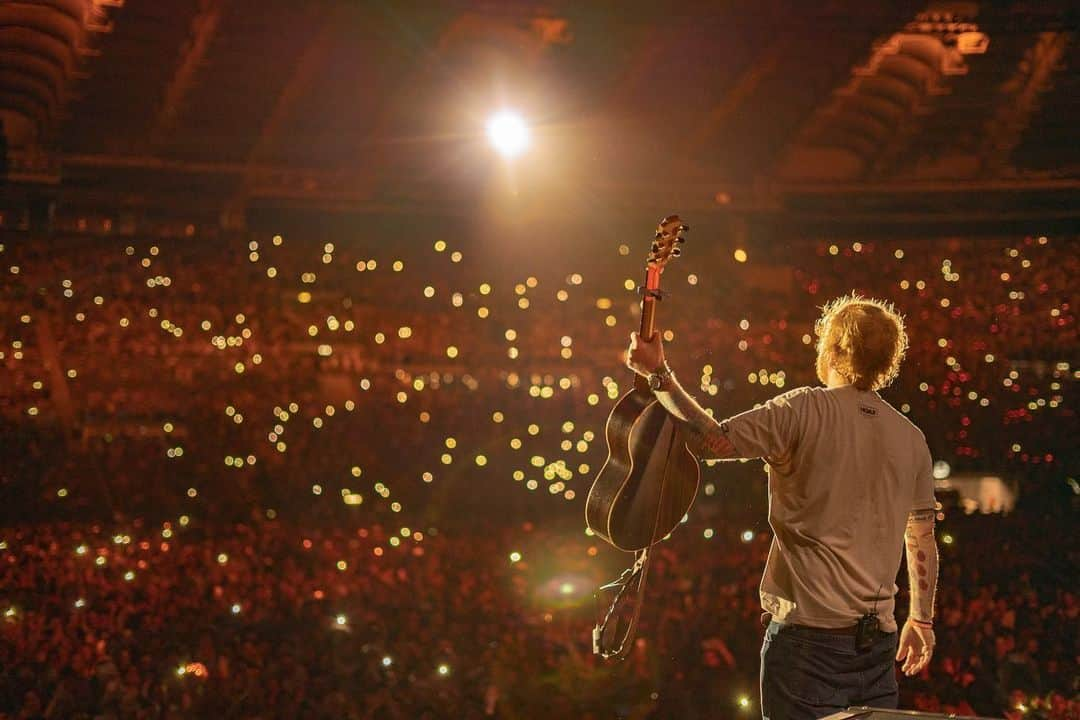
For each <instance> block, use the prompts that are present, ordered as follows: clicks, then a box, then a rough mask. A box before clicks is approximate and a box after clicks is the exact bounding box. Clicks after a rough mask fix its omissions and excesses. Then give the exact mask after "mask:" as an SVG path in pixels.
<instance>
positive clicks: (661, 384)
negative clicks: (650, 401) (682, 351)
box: [646, 360, 675, 393]
mask: <svg viewBox="0 0 1080 720" xmlns="http://www.w3.org/2000/svg"><path fill="white" fill-rule="evenodd" d="M674 378H675V373H673V372H672V371H671V368H670V367H668V364H667V361H666V360H665V361H664V362H662V363H661V364H660V366H659V367H657V368H656V369H655V370H653V371H652V372H650V373H649V374H648V375H647V376H646V379H647V380H648V381H649V389H650V390H652V391H653V392H654V393H657V392H668V391H670V390H671V384H672V381H673V380H674Z"/></svg>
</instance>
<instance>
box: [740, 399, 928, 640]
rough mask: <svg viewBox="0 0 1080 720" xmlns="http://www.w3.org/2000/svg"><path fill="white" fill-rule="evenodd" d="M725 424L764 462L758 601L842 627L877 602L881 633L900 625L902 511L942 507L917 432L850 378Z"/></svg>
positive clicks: (796, 619)
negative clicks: (765, 512)
mask: <svg viewBox="0 0 1080 720" xmlns="http://www.w3.org/2000/svg"><path fill="white" fill-rule="evenodd" d="M721 427H723V428H724V429H725V432H726V433H727V437H728V439H729V440H730V441H731V443H732V445H734V446H735V449H736V450H737V451H738V453H739V455H740V457H761V458H764V459H765V461H766V462H767V463H768V464H769V468H768V471H769V524H770V525H771V526H772V529H773V541H772V547H771V548H770V549H769V559H768V561H767V562H766V564H765V574H764V576H763V577H762V580H761V606H762V608H763V609H764V610H766V611H767V612H769V613H771V614H772V615H773V618H774V619H775V620H777V621H779V622H790V623H796V624H800V625H811V626H815V627H822V628H838V627H847V626H850V625H853V624H855V622H856V621H857V620H858V619H859V617H860V616H862V615H863V614H864V613H866V612H867V611H869V610H871V609H872V608H873V607H874V599H875V597H877V598H878V600H877V613H878V616H879V619H880V621H881V627H882V629H883V630H885V631H890V632H891V631H893V630H895V629H896V620H895V618H894V617H893V607H894V604H895V603H894V595H895V594H896V591H897V586H896V582H895V581H896V574H897V572H898V571H899V569H900V557H901V554H902V552H903V545H904V527H905V525H906V522H907V516H908V513H909V512H910V511H912V510H924V509H932V508H934V506H935V505H934V479H933V475H932V472H931V469H932V463H931V460H930V450H929V448H927V446H926V438H925V437H924V436H923V434H922V431H920V430H919V429H918V428H917V427H915V425H913V424H912V423H911V422H910V421H909V420H908V419H907V418H905V417H904V416H903V415H901V414H900V413H899V412H897V411H896V410H895V409H894V408H893V407H892V406H891V405H889V404H888V403H887V402H885V401H884V400H882V399H881V397H880V396H879V395H878V394H877V393H876V392H863V391H860V390H857V389H856V388H855V387H853V386H851V385H844V386H840V387H835V388H823V387H815V388H810V387H801V388H797V389H795V390H792V391H790V392H786V393H784V394H782V395H779V396H777V397H775V398H773V399H772V400H769V401H768V402H766V403H765V404H763V405H759V406H757V407H755V408H754V409H753V410H748V411H747V412H744V413H741V414H739V415H736V416H734V417H732V418H729V419H727V420H725V421H723V422H722V423H721Z"/></svg>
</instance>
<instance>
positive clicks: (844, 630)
mask: <svg viewBox="0 0 1080 720" xmlns="http://www.w3.org/2000/svg"><path fill="white" fill-rule="evenodd" d="M784 625H785V626H786V627H793V628H799V629H800V630H809V631H810V632H815V633H820V634H822V635H850V636H851V637H855V633H856V632H857V631H858V628H859V626H858V625H849V626H847V627H840V628H819V627H813V626H811V625H798V624H796V623H784Z"/></svg>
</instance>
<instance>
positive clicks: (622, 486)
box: [585, 215, 701, 552]
mask: <svg viewBox="0 0 1080 720" xmlns="http://www.w3.org/2000/svg"><path fill="white" fill-rule="evenodd" d="M688 230H689V228H688V227H687V226H686V225H684V224H683V222H682V220H680V219H679V216H678V215H671V216H670V217H666V218H664V219H663V220H661V221H660V225H659V226H658V227H657V229H656V236H655V238H654V240H653V243H652V250H651V252H650V253H649V256H648V258H647V260H646V264H645V285H644V286H643V287H641V288H639V289H638V290H639V292H640V293H641V330H640V333H641V337H643V338H651V337H652V336H653V333H654V332H655V329H654V324H655V322H656V306H657V303H659V302H660V300H661V298H662V297H663V294H662V293H661V292H660V276H661V275H662V274H663V272H664V268H665V267H666V266H667V264H668V263H669V262H671V260H672V259H674V258H676V257H678V256H679V255H681V254H682V248H681V245H682V244H683V243H684V242H685V241H686V236H685V234H686V232H687V231H688ZM605 435H606V437H607V445H608V457H607V461H605V463H604V465H603V467H601V468H600V472H599V473H598V474H597V476H596V479H595V480H594V481H593V484H592V488H591V489H590V490H589V496H588V498H587V499H586V501H585V522H586V524H587V525H588V527H589V528H590V529H591V530H592V531H593V532H594V533H595V534H597V535H599V536H600V537H601V538H603V539H604V540H607V541H608V542H609V543H611V544H612V545H614V546H615V547H617V548H619V549H620V550H625V551H628V552H636V551H639V550H644V549H647V548H648V547H649V546H651V545H652V544H653V543H655V542H657V541H658V540H662V539H663V538H665V537H666V536H667V535H668V534H669V533H670V532H671V531H672V530H674V529H675V527H676V526H677V525H678V524H679V522H681V521H682V519H683V517H685V516H686V513H687V512H688V511H689V510H690V506H691V505H692V504H693V503H694V498H695V496H696V495H697V491H698V485H699V482H700V477H701V469H700V466H699V465H698V460H697V458H695V457H694V455H693V454H692V453H691V452H690V450H689V449H688V448H687V446H686V430H685V427H684V425H683V423H682V421H680V420H678V419H676V418H674V417H672V416H671V415H670V414H669V413H668V412H667V411H666V410H665V409H664V407H663V406H662V405H661V404H660V403H659V402H658V401H657V399H656V397H655V396H654V395H653V393H652V391H651V390H650V389H649V384H648V380H646V379H645V378H644V377H642V376H640V375H637V374H635V375H634V387H633V389H632V390H630V391H629V392H627V393H626V394H625V395H623V396H622V397H621V398H619V401H618V402H617V403H615V407H614V408H612V410H611V414H610V415H609V416H608V420H607V428H606V430H605Z"/></svg>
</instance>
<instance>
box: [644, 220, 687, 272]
mask: <svg viewBox="0 0 1080 720" xmlns="http://www.w3.org/2000/svg"><path fill="white" fill-rule="evenodd" d="M689 230H690V226H689V225H687V224H686V223H684V222H683V221H682V219H681V218H680V217H679V216H678V215H668V216H667V217H666V218H664V219H663V220H661V221H660V224H659V225H657V226H656V236H655V237H654V238H653V243H652V250H651V251H650V252H649V257H648V259H647V260H646V262H647V263H648V265H650V266H652V267H656V268H657V269H660V270H663V269H664V266H665V265H667V264H668V263H669V262H671V259H672V258H677V257H679V256H680V255H682V248H681V247H679V246H680V245H682V244H683V243H684V242H686V233H687V232H688V231H689Z"/></svg>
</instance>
